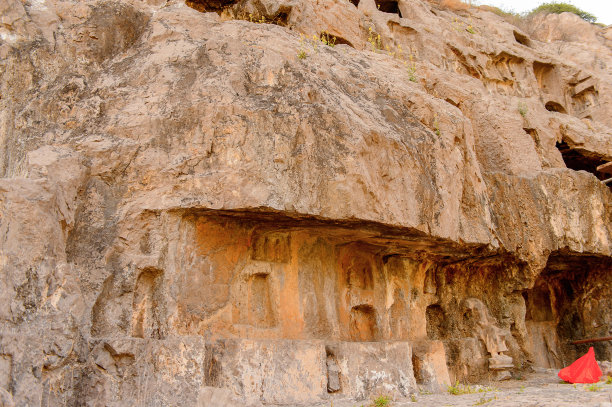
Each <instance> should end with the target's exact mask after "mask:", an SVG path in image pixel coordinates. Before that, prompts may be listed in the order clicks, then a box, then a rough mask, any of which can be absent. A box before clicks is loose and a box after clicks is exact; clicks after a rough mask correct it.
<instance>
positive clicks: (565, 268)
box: [523, 251, 612, 367]
mask: <svg viewBox="0 0 612 407" xmlns="http://www.w3.org/2000/svg"><path fill="white" fill-rule="evenodd" d="M610 271H612V260H610V259H609V258H607V257H603V256H595V255H584V254H576V253H566V252H563V251H559V252H555V253H553V254H551V255H550V257H549V259H548V263H547V265H546V268H545V269H544V271H543V272H542V273H541V274H540V276H539V277H538V278H537V280H536V282H535V284H534V286H533V288H532V289H530V290H526V291H524V292H523V298H524V300H525V308H526V314H525V323H526V325H527V328H528V333H529V340H530V341H531V342H530V343H531V353H532V355H533V354H534V353H538V352H539V353H540V354H539V355H535V356H536V360H533V362H536V365H538V364H540V365H541V364H542V363H541V362H542V361H544V362H545V359H546V358H548V360H549V361H550V362H551V363H550V364H551V365H553V366H554V364H555V363H552V362H556V365H557V366H560V365H568V364H569V363H571V362H573V361H574V360H575V359H577V358H578V357H580V356H582V355H583V354H585V353H586V352H587V350H588V349H589V347H590V346H593V347H594V348H595V353H596V356H597V358H598V360H609V359H610V358H611V357H612V344H610V343H609V342H599V343H591V344H580V345H574V344H572V343H571V342H572V341H576V340H581V339H590V338H597V337H604V336H609V335H610V333H612V332H611V331H612V310H611V307H612V273H610ZM538 336H539V337H538ZM544 352H548V355H542V353H544ZM538 362H540V363H538ZM544 367H546V366H544Z"/></svg>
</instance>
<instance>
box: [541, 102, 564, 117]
mask: <svg viewBox="0 0 612 407" xmlns="http://www.w3.org/2000/svg"><path fill="white" fill-rule="evenodd" d="M544 107H545V108H546V110H548V111H549V112H557V113H563V114H567V110H566V109H565V108H564V107H563V105H561V103H558V102H555V101H554V100H549V101H548V102H546V104H544Z"/></svg>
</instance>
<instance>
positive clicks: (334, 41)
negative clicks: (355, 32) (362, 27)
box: [319, 31, 355, 48]
mask: <svg viewBox="0 0 612 407" xmlns="http://www.w3.org/2000/svg"><path fill="white" fill-rule="evenodd" d="M319 38H321V39H324V40H326V41H327V42H328V43H329V45H331V46H334V45H340V44H344V45H348V46H349V47H351V48H355V47H354V46H353V44H351V42H350V41H349V40H347V39H345V38H342V37H340V36H338V35H335V34H329V33H328V32H327V31H323V32H322V33H321V34H319Z"/></svg>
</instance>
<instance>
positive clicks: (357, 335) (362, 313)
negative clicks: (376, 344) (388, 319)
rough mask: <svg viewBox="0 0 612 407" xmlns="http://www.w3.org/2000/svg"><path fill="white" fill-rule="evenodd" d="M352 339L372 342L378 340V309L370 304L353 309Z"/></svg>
mask: <svg viewBox="0 0 612 407" xmlns="http://www.w3.org/2000/svg"><path fill="white" fill-rule="evenodd" d="M350 335H351V340H353V341H357V342H370V341H375V340H378V322H377V318H376V310H375V309H374V307H372V306H371V305H369V304H361V305H357V306H355V307H353V308H352V309H351V324H350Z"/></svg>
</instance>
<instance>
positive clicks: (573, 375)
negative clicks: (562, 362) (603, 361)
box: [559, 346, 601, 383]
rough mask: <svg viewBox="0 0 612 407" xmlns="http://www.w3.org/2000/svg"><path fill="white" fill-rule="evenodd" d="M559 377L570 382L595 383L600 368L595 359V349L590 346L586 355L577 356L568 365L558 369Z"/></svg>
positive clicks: (598, 376) (599, 374) (597, 379)
mask: <svg viewBox="0 0 612 407" xmlns="http://www.w3.org/2000/svg"><path fill="white" fill-rule="evenodd" d="M559 377H560V378H561V379H562V380H565V381H566V382H570V383H597V382H598V381H599V378H600V377H601V369H600V368H599V365H598V364H597V361H596V360H595V351H594V350H593V347H592V346H591V347H590V348H589V351H588V352H587V353H586V355H584V356H581V357H580V358H578V359H577V360H576V361H575V362H574V363H572V364H571V365H569V366H568V367H564V368H563V369H561V370H560V371H559Z"/></svg>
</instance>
